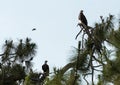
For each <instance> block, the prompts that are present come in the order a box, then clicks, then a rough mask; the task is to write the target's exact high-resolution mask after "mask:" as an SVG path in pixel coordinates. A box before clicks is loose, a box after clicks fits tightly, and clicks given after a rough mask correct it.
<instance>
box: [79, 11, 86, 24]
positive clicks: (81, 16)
mask: <svg viewBox="0 0 120 85" xmlns="http://www.w3.org/2000/svg"><path fill="white" fill-rule="evenodd" d="M78 19H79V20H80V21H81V23H82V24H84V25H86V26H88V22H87V19H86V17H85V15H84V14H83V10H81V11H80V14H79V16H78Z"/></svg>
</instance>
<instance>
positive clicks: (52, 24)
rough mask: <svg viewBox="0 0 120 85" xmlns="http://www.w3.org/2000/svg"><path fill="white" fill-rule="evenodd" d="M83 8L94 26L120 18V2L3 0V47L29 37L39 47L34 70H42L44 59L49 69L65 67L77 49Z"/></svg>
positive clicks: (0, 16) (0, 10)
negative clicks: (104, 19)
mask: <svg viewBox="0 0 120 85" xmlns="http://www.w3.org/2000/svg"><path fill="white" fill-rule="evenodd" d="M81 9H83V10H84V14H85V15H86V17H87V19H88V24H89V25H90V26H94V23H95V22H99V20H100V18H99V16H101V15H102V16H104V17H106V16H108V15H109V13H110V14H113V15H115V16H116V17H118V15H119V14H120V0H0V32H1V33H0V46H1V45H2V44H3V43H4V41H5V40H6V39H12V40H14V41H15V42H17V40H19V39H25V38H26V37H29V38H31V39H32V41H33V42H35V43H36V44H37V46H38V48H37V54H36V57H35V58H34V60H33V62H34V64H33V65H34V69H36V70H37V71H41V65H42V64H43V63H44V60H48V64H49V66H50V68H52V67H55V66H56V67H63V66H64V65H65V64H67V63H68V58H70V55H71V50H72V49H73V48H72V47H77V42H78V40H75V36H76V34H77V33H78V32H79V30H80V29H79V27H76V25H77V23H78V19H77V18H78V14H79V12H80V10H81ZM33 28H36V29H37V30H36V31H31V30H32V29H33Z"/></svg>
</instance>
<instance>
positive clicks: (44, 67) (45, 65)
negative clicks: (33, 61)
mask: <svg viewBox="0 0 120 85" xmlns="http://www.w3.org/2000/svg"><path fill="white" fill-rule="evenodd" d="M47 62H48V61H47V60H46V61H45V62H44V64H43V65H42V70H43V71H44V73H46V74H47V75H49V65H48V64H47Z"/></svg>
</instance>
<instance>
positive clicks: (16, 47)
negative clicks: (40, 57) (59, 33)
mask: <svg viewBox="0 0 120 85" xmlns="http://www.w3.org/2000/svg"><path fill="white" fill-rule="evenodd" d="M35 53H36V44H35V43H32V42H31V39H29V38H26V39H25V41H24V42H23V40H22V39H21V40H20V41H19V42H18V43H17V44H16V43H13V40H6V41H5V44H4V45H3V53H1V55H0V56H1V57H0V60H1V61H0V85H18V82H17V81H19V83H20V82H21V81H22V80H24V79H25V76H26V75H27V71H28V70H29V69H30V67H31V65H32V64H31V61H32V60H33V57H34V56H35ZM24 62H25V64H26V66H24V65H23V63H24Z"/></svg>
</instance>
